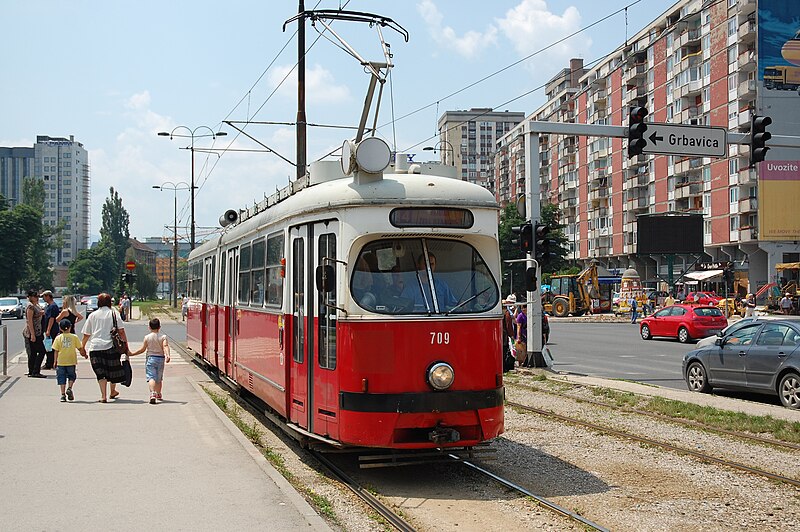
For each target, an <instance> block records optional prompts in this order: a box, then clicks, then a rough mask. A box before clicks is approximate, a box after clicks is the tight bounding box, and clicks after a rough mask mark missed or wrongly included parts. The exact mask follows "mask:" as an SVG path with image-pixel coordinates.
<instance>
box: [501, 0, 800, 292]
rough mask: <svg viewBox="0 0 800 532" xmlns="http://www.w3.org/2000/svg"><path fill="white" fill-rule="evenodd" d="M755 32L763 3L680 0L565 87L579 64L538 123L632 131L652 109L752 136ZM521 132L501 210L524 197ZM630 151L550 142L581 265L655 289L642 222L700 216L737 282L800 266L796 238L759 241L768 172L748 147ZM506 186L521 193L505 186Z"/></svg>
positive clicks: (682, 264) (654, 116)
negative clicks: (712, 151)
mask: <svg viewBox="0 0 800 532" xmlns="http://www.w3.org/2000/svg"><path fill="white" fill-rule="evenodd" d="M798 15H800V8H799V9H798ZM756 31H757V14H756V2H755V1H754V0H723V1H719V2H704V1H702V0H681V1H679V2H678V3H676V4H675V5H673V6H672V7H671V8H670V9H669V10H668V11H666V12H664V13H662V14H661V15H660V16H659V17H657V18H656V19H655V20H654V21H653V22H652V23H651V24H649V25H648V26H647V27H646V28H644V29H643V30H641V31H639V32H638V33H637V34H636V35H634V36H633V37H632V38H629V39H628V40H627V42H626V43H624V44H621V45H620V47H619V48H617V49H616V50H615V51H614V52H613V53H611V54H609V55H608V56H606V57H605V58H603V59H602V60H601V61H599V62H596V63H595V64H594V65H593V66H592V67H591V68H588V69H585V70H583V71H582V72H581V73H580V74H579V79H578V80H577V82H573V83H571V84H570V86H569V87H568V88H567V87H565V88H564V91H562V92H559V91H557V90H555V88H554V87H551V84H552V83H554V82H556V81H557V80H565V79H566V78H565V73H570V74H575V73H576V72H578V71H579V69H578V68H577V63H576V62H575V60H573V62H572V64H571V66H570V68H569V69H565V70H564V71H562V73H560V74H559V75H558V76H556V77H555V78H553V80H551V84H548V88H547V90H546V96H547V102H546V103H545V104H544V105H543V106H542V107H540V108H539V109H538V110H537V111H536V112H534V113H532V114H531V115H529V116H528V117H527V120H551V121H562V122H577V123H584V124H611V125H618V126H619V125H623V126H626V125H628V115H629V112H630V109H631V108H632V107H636V106H644V107H646V108H647V109H648V110H649V111H650V116H649V117H648V120H649V121H653V122H671V123H680V124H692V125H698V126H717V127H722V128H725V129H727V130H729V131H731V132H738V133H747V132H748V131H749V128H750V117H751V114H752V113H754V112H756V109H757V105H758V103H759V100H758V98H757V97H758V92H759V91H760V90H762V91H763V90H764V89H763V88H760V86H759V83H758V81H757V68H758V65H757V62H758V54H757V49H756ZM570 81H573V80H570ZM798 101H800V99H798ZM798 109H800V105H798ZM760 114H768V112H766V111H765V112H762V113H760ZM798 114H800V112H799V113H798ZM797 118H798V120H795V122H798V121H800V116H798V117H797ZM773 120H780V117H773ZM522 128H523V126H522V125H521V126H519V127H517V128H516V129H514V130H512V131H511V132H510V133H509V134H508V135H506V136H505V137H503V138H501V139H500V140H499V141H498V143H497V154H496V156H495V179H496V181H497V182H498V183H500V184H501V186H500V187H499V188H498V191H497V197H498V200H499V201H500V202H501V203H504V202H508V201H511V200H513V199H514V198H515V197H516V196H517V195H518V194H520V193H522V192H523V191H524V178H525V176H524V166H522V168H521V172H520V169H519V168H518V167H515V166H514V165H513V164H512V163H513V158H512V155H513V150H514V147H515V146H517V145H518V144H519V143H520V142H524V138H523V136H522V134H521V133H522V131H523V129H522ZM626 145H627V142H626V141H625V140H624V139H621V138H607V137H589V136H563V135H552V134H551V135H547V136H545V135H542V136H540V148H539V156H540V161H541V162H542V166H541V171H540V175H539V176H538V177H539V179H540V192H541V199H542V201H548V202H551V203H556V204H558V205H559V207H560V210H561V223H562V224H563V225H564V227H565V234H566V236H567V239H568V240H569V242H570V245H571V250H570V251H571V253H572V257H574V258H576V259H578V260H583V261H588V260H591V259H597V260H599V261H600V262H601V263H602V264H604V265H605V266H607V267H608V268H610V269H613V268H619V269H625V268H627V267H629V266H630V265H633V266H634V267H636V268H637V269H638V270H639V273H640V274H641V275H642V278H643V279H646V280H655V279H656V277H657V274H661V275H664V274H665V273H666V264H664V258H663V257H640V256H638V255H637V222H636V220H637V217H638V216H639V215H641V214H649V213H667V212H691V213H698V214H701V215H703V218H704V234H703V238H704V244H705V251H706V253H707V254H708V255H709V256H710V257H711V260H712V261H715V262H716V261H720V262H722V261H724V262H728V261H732V262H734V263H735V264H736V269H737V277H738V278H740V279H742V280H745V279H749V281H750V283H751V287H752V288H753V289H754V288H755V287H756V286H760V285H762V284H765V283H767V282H769V281H773V280H774V273H775V272H774V264H776V263H778V262H790V261H796V260H798V259H800V246H798V243H797V241H787V240H782V241H768V240H764V239H759V235H758V230H759V223H760V222H759V215H758V207H759V183H760V181H759V169H758V168H756V167H752V168H751V167H750V163H749V152H748V148H747V147H746V146H744V145H730V146H729V150H728V157H726V158H720V159H716V158H709V157H682V156H669V155H639V156H636V157H634V158H628V156H627V153H626ZM524 153H525V151H524V150H522V155H521V156H522V157H524ZM770 155H771V154H770ZM517 157H519V155H517ZM795 158H800V155H796V156H795ZM504 159H508V161H509V164H507V165H504V164H503V163H504ZM762 164H763V163H762ZM512 168H513V169H514V170H515V171H514V172H513V173H512V172H511V169H512ZM506 182H509V184H510V185H512V184H516V187H514V186H508V187H503V186H502V184H503V183H506ZM520 183H523V185H522V188H520V185H519V184H520ZM798 186H800V183H799V184H798ZM572 246H574V247H572ZM675 268H676V271H680V270H682V269H683V270H687V269H689V268H691V259H690V258H687V257H679V258H678V262H677V263H676V266H675Z"/></svg>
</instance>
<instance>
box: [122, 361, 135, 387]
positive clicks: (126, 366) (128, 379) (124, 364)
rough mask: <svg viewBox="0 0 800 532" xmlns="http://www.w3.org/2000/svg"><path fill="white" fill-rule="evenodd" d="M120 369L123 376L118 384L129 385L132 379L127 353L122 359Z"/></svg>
mask: <svg viewBox="0 0 800 532" xmlns="http://www.w3.org/2000/svg"><path fill="white" fill-rule="evenodd" d="M122 371H124V372H125V376H124V378H123V379H122V382H120V384H121V385H123V386H130V385H131V382H132V381H133V368H131V361H130V360H129V359H128V357H127V355H126V356H125V359H124V360H123V361H122Z"/></svg>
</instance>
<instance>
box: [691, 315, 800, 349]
mask: <svg viewBox="0 0 800 532" xmlns="http://www.w3.org/2000/svg"><path fill="white" fill-rule="evenodd" d="M772 320H792V321H797V324H798V325H800V316H779V315H770V316H753V317H750V318H742V319H740V320H737V321H734V322H731V324H730V325H728V326H727V327H725V328H724V329H722V331H720V332H719V333H717V334H716V335H712V336H706V337H705V338H703V339H701V340H698V341H697V343H696V344H695V349H702V348H704V347H709V346H712V345H714V343H715V342H716V341H717V338H722V337H723V336H725V335H726V334H731V333H732V332H734V331H738V330H739V329H740V328H741V327H743V326H745V325H747V323H749V322H754V321H772Z"/></svg>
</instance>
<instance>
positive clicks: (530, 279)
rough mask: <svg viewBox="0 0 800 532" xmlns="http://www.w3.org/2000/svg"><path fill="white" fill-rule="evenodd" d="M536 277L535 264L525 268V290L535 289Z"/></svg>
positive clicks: (531, 290)
mask: <svg viewBox="0 0 800 532" xmlns="http://www.w3.org/2000/svg"><path fill="white" fill-rule="evenodd" d="M537 281H538V279H537V278H536V266H531V267H530V268H527V269H526V270H525V290H527V291H528V292H533V291H534V290H536V284H537Z"/></svg>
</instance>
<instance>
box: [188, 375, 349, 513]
mask: <svg viewBox="0 0 800 532" xmlns="http://www.w3.org/2000/svg"><path fill="white" fill-rule="evenodd" d="M203 390H205V392H206V393H207V394H208V396H209V397H211V400H212V401H214V404H216V405H217V406H218V407H219V409H220V410H222V411H223V412H225V414H226V415H227V416H228V418H229V419H230V420H231V421H232V422H233V424H234V425H236V426H237V427H238V428H239V430H240V431H242V434H244V435H245V436H246V437H247V439H248V440H250V441H251V442H252V443H253V445H255V446H256V448H257V449H258V450H259V451H260V452H261V454H262V455H264V458H266V459H267V461H269V463H270V464H272V467H274V468H275V470H276V471H278V473H280V474H281V475H282V476H283V477H284V478H285V479H286V480H287V481H289V483H290V484H291V485H292V486H293V487H294V488H295V489H296V490H298V491H299V492H301V493H303V494H304V495H305V496H306V499H307V500H308V501H309V502H310V503H311V504H312V505H313V506H314V508H316V510H317V512H319V513H320V515H323V516H325V517H327V518H328V519H330V520H331V521H332V522H334V523H336V524H337V525H340V524H341V523H340V521H339V518H338V517H337V515H336V512H335V511H334V509H333V504H332V503H331V501H330V500H329V499H328V498H327V497H325V496H324V495H321V494H319V493H317V492H315V491H314V490H313V489H311V488H310V487H308V486H305V485H303V484H301V483H300V481H299V479H298V478H297V477H296V476H295V475H294V474H293V473H292V472H291V471H290V470H289V467H288V466H287V465H286V461H285V460H284V458H283V456H281V455H280V453H278V452H277V451H275V450H274V449H272V448H270V447H269V446H268V445H267V444H266V443H264V440H263V439H262V435H263V433H262V432H261V429H260V428H259V427H258V422H257V421H256V420H253V423H252V424H248V423H247V422H246V421H245V420H244V419H242V412H243V409H242V408H241V407H240V406H238V405H237V404H236V403H235V402H231V401H230V400H229V398H228V397H226V396H225V395H223V394H218V393H216V392H214V391H212V390H209V389H208V388H207V387H205V386H203Z"/></svg>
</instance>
